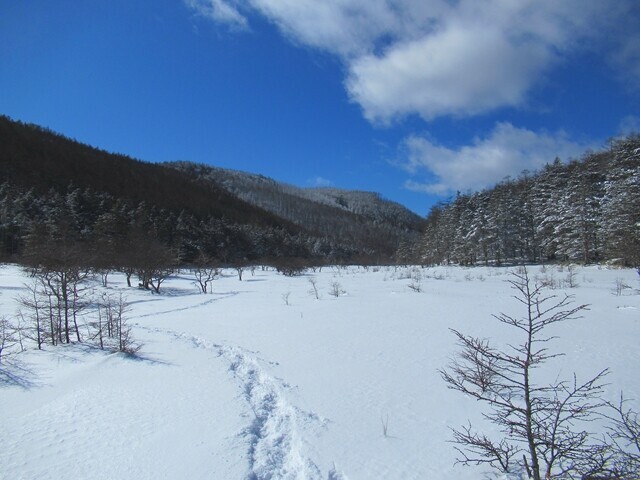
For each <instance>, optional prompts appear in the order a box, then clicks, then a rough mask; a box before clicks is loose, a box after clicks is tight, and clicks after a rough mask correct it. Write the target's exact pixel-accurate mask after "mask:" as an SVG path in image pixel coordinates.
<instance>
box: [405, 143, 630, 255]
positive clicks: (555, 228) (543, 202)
mask: <svg viewBox="0 0 640 480" xmlns="http://www.w3.org/2000/svg"><path fill="white" fill-rule="evenodd" d="M411 247H412V248H411V249H409V248H407V246H406V245H405V246H404V248H405V251H403V252H401V254H403V255H405V256H413V258H416V259H419V260H420V261H422V262H426V263H433V264H436V263H443V262H446V263H458V264H464V265H474V264H477V263H484V264H488V263H495V264H502V263H505V262H564V261H575V262H582V263H592V262H602V261H616V262H618V263H619V264H622V265H626V266H634V267H638V266H640V136H638V135H634V136H630V137H628V138H626V139H622V140H616V141H613V142H612V143H611V145H610V148H609V149H608V150H606V151H602V152H590V153H587V154H585V155H584V157H583V158H582V159H580V160H575V161H571V162H570V163H567V164H564V163H561V162H560V161H559V160H557V159H556V161H555V162H554V163H552V164H548V165H546V166H545V167H544V168H543V169H542V170H541V171H540V172H537V173H535V174H528V173H523V174H522V175H521V176H520V177H519V178H517V179H515V180H505V181H503V182H501V183H500V184H498V185H497V186H495V187H494V188H492V189H489V190H483V191H481V192H477V193H473V194H458V195H457V196H456V197H455V199H453V200H451V201H449V202H446V203H441V204H439V205H436V206H435V207H434V208H433V209H432V210H431V212H430V213H429V215H428V217H427V224H426V231H425V234H424V236H423V238H422V241H421V242H420V243H418V244H414V245H412V246H411Z"/></svg>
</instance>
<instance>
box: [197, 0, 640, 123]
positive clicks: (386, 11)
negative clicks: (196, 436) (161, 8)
mask: <svg viewBox="0 0 640 480" xmlns="http://www.w3.org/2000/svg"><path fill="white" fill-rule="evenodd" d="M635 1H636V0H619V1H616V2H605V1H598V0H593V1H592V0H588V1H585V0H563V1H558V0H521V1H517V2H513V1H506V0H483V1H480V0H457V1H455V2H451V1H450V0H395V1H391V0H323V1H317V0H185V2H187V4H189V5H190V6H192V7H193V8H196V9H197V10H199V11H200V12H201V13H203V14H206V15H207V16H209V17H210V18H212V19H213V20H215V21H218V22H223V23H227V24H230V25H232V26H235V27H242V28H244V27H246V26H247V25H248V20H247V18H246V16H243V15H242V13H241V12H243V11H245V12H248V11H252V12H255V13H258V14H260V15H263V16H264V17H265V18H267V19H268V20H269V21H271V22H272V23H274V24H275V25H277V26H278V28H279V29H280V30H281V32H282V33H283V34H284V35H285V36H286V37H287V38H289V39H290V40H291V41H293V42H295V43H298V44H301V45H306V46H310V47H313V48H318V49H322V50H325V51H328V52H330V53H332V54H334V55H337V56H339V57H340V58H341V59H342V60H343V62H344V64H345V70H346V72H347V78H346V80H345V86H346V88H347V90H348V92H349V95H350V97H351V98H352V100H353V101H354V102H357V103H358V104H360V106H361V107H362V109H363V112H364V115H365V116H366V117H367V118H368V119H370V120H371V121H375V122H383V123H384V122H390V121H392V120H393V119H395V118H398V117H402V116H404V115H407V114H418V115H420V116H422V117H423V118H425V119H427V120H429V119H433V118H436V117H441V116H447V115H454V116H471V115H476V114H481V113H486V112H489V111H491V110H494V109H496V108H500V107H505V106H511V107H514V106H521V105H523V104H526V101H527V96H528V94H529V93H530V91H531V89H532V88H533V87H534V86H535V85H536V84H537V83H538V82H539V81H540V80H541V78H542V76H543V75H544V73H545V72H546V71H548V69H549V68H550V67H551V66H553V65H554V62H558V61H561V60H562V58H563V56H564V55H566V54H568V53H570V52H572V51H573V50H574V49H578V48H587V47H585V45H588V46H592V44H594V43H598V42H599V41H600V40H602V39H603V38H605V37H607V38H608V37H611V36H615V35H616V32H618V30H619V29H617V28H612V26H613V25H620V24H622V23H621V22H622V19H625V18H626V19H627V20H625V22H624V24H630V25H634V26H635V22H629V20H628V17H630V16H633V15H630V12H631V13H633V8H634V7H633V5H634V2H635ZM636 8H637V7H636ZM634 28H635V27H634ZM619 36H620V41H618V42H617V44H616V42H612V41H608V44H609V45H610V46H611V45H614V44H616V45H617V48H616V52H617V54H616V55H615V56H614V55H612V57H615V58H614V61H616V62H617V63H618V64H622V63H624V62H626V67H625V68H626V70H627V71H629V72H637V75H638V78H640V55H638V52H639V51H640V49H639V48H638V45H640V34H638V33H637V32H635V30H630V29H625V31H624V32H622V33H620V35H619ZM605 43H606V42H605ZM589 48H590V47H589Z"/></svg>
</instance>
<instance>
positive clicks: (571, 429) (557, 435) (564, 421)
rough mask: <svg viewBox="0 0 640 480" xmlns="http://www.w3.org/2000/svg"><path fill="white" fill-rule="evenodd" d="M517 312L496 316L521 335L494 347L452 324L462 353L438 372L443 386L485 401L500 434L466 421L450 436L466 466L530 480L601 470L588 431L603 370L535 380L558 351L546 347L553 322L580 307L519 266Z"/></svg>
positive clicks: (598, 448) (601, 457) (597, 445)
mask: <svg viewBox="0 0 640 480" xmlns="http://www.w3.org/2000/svg"><path fill="white" fill-rule="evenodd" d="M509 283H510V284H511V287H512V288H513V289H514V290H515V292H516V294H515V295H514V298H515V299H516V300H517V301H518V302H519V303H520V304H521V305H522V307H523V315H521V316H513V315H509V314H505V313H501V314H500V315H496V316H495V318H496V319H497V320H498V321H499V322H501V323H503V324H504V325H506V326H508V327H511V328H513V329H515V330H516V331H517V332H519V333H520V336H521V337H520V341H519V342H517V343H512V344H509V345H508V346H506V347H505V348H502V349H500V348H495V347H493V346H492V345H491V344H490V342H489V341H488V340H484V339H479V338H475V337H471V336H468V335H465V334H463V333H460V332H458V331H455V330H453V333H454V334H455V336H456V337H457V340H458V344H459V345H460V347H461V351H460V352H459V353H458V354H457V355H456V356H455V357H454V359H453V360H452V362H451V364H450V365H449V367H448V368H447V369H444V370H442V371H441V375H442V378H443V379H444V381H445V382H446V384H447V386H448V387H449V388H451V389H453V390H457V391H459V392H462V393H464V394H466V395H468V396H470V397H472V398H475V399H476V400H477V401H479V402H481V403H483V404H485V405H486V406H487V407H488V413H485V414H484V417H485V418H486V419H487V420H488V421H490V422H491V423H493V424H494V425H495V426H497V427H498V428H499V430H500V431H501V432H502V433H501V435H500V436H499V437H498V438H494V437H491V436H488V435H485V434H482V433H478V432H476V431H475V429H474V428H473V427H472V426H471V425H468V426H464V427H462V428H460V429H454V430H453V442H454V443H455V444H456V449H457V451H458V452H459V454H460V457H459V458H458V462H459V463H462V464H465V465H480V464H485V465H490V466H492V467H494V468H497V469H499V470H502V471H503V472H517V471H526V473H527V475H528V477H529V478H530V479H533V480H543V479H548V478H587V477H585V476H588V475H591V476H593V475H599V474H601V473H603V472H605V471H606V463H607V456H606V455H605V454H603V452H604V451H605V450H606V446H603V445H602V442H598V441H597V440H596V439H595V438H594V436H593V435H590V434H589V433H588V431H587V428H586V427H587V426H588V425H589V423H590V422H591V421H593V420H594V419H596V418H597V417H598V415H599V412H600V410H601V409H602V407H603V406H604V403H603V401H602V400H600V397H601V393H602V389H603V379H604V377H605V375H606V374H607V370H603V371H601V372H600V373H598V374H597V375H595V376H594V377H592V378H590V379H589V380H587V381H582V382H579V381H578V380H577V378H576V377H575V375H574V376H573V379H572V380H571V381H556V382H553V383H552V384H543V383H540V382H539V381H538V380H537V378H536V373H537V371H538V369H539V367H540V366H541V365H542V364H545V363H546V362H548V361H550V360H552V359H554V358H556V357H558V356H559V355H561V354H558V353H552V352H550V351H549V345H550V342H551V341H552V340H553V339H554V338H555V337H552V336H549V335H547V334H546V328H547V327H548V326H550V325H552V324H554V323H558V322H562V321H565V320H569V319H573V318H577V316H578V314H579V313H580V312H581V311H582V310H584V309H586V308H587V307H586V305H579V306H572V305H571V299H570V297H568V296H564V297H556V296H554V295H546V294H545V292H544V289H543V287H542V286H540V285H538V284H534V283H533V282H531V281H530V279H529V276H528V273H527V270H526V269H525V268H523V269H521V270H518V271H516V272H515V273H513V279H512V280H510V281H509Z"/></svg>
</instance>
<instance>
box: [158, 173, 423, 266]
mask: <svg viewBox="0 0 640 480" xmlns="http://www.w3.org/2000/svg"><path fill="white" fill-rule="evenodd" d="M167 165H169V166H171V167H172V168H176V169H178V170H180V171H182V172H185V173H187V174H189V175H192V176H193V178H194V179H197V180H200V181H205V182H210V183H212V184H213V185H216V186H219V187H222V188H224V189H225V190H227V191H228V192H230V193H232V194H233V195H235V196H237V197H239V198H241V199H242V200H244V201H246V202H248V203H250V204H252V205H256V206H258V207H260V208H263V209H264V210H266V211H268V212H270V213H272V214H274V215H277V216H278V217H279V218H283V219H285V220H286V221H288V222H291V223H292V224H294V225H296V226H298V227H301V228H304V229H305V230H307V231H309V232H311V233H312V234H313V235H314V236H317V237H320V238H326V239H331V240H332V241H333V242H339V243H345V244H348V245H354V246H355V245H358V246H360V248H362V249H364V250H367V251H371V252H376V253H377V254H378V258H387V259H388V258H391V257H392V256H393V255H394V254H395V251H396V250H397V248H398V245H399V244H400V243H401V242H407V241H415V240H417V238H418V237H419V236H420V233H421V231H422V226H423V222H424V219H423V218H421V217H420V216H418V215H416V214H414V213H413V212H411V211H409V210H408V209H406V208H404V207H402V206H401V205H398V204H396V203H394V202H391V201H388V200H384V199H382V198H380V196H379V195H377V194H374V193H369V192H357V191H345V190H338V189H329V188H314V189H305V188H299V187H295V186H292V185H287V184H284V183H280V182H277V181H275V180H273V179H270V178H267V177H264V176H262V175H255V174H251V173H245V172H239V171H234V170H227V169H222V168H216V167H211V166H208V165H200V164H194V163H190V162H172V163H169V164H167Z"/></svg>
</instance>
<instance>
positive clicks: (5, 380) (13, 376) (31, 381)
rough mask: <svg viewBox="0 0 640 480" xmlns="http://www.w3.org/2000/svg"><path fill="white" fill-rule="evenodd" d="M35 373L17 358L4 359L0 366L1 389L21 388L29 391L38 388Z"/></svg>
mask: <svg viewBox="0 0 640 480" xmlns="http://www.w3.org/2000/svg"><path fill="white" fill-rule="evenodd" d="M37 385H38V383H37V382H36V374H35V372H34V371H33V370H32V369H30V368H29V367H27V365H26V364H25V363H24V362H22V361H20V360H19V359H16V358H11V359H3V360H2V363H1V364H0V388H4V387H20V388H23V389H25V390H28V389H30V388H32V387H35V386H37Z"/></svg>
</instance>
